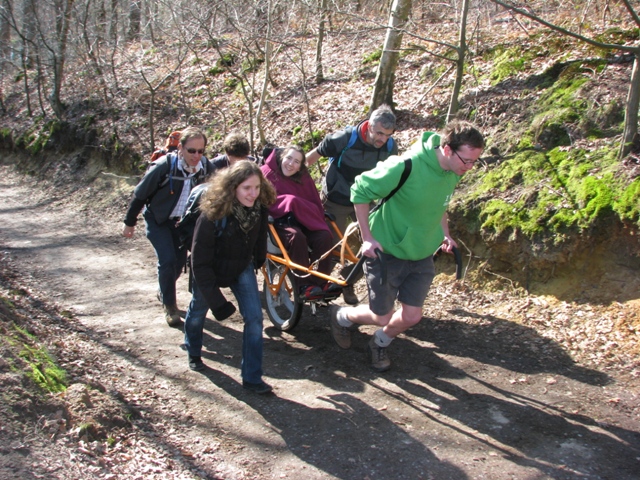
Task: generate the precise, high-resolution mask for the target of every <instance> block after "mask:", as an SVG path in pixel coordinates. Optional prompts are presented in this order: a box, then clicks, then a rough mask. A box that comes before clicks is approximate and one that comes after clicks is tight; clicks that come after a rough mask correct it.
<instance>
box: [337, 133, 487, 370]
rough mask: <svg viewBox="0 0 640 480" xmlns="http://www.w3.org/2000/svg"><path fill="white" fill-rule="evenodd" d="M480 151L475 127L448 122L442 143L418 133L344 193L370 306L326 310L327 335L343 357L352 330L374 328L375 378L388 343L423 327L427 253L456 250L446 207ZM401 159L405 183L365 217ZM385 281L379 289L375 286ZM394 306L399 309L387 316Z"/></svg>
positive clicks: (429, 276)
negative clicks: (351, 205) (408, 167)
mask: <svg viewBox="0 0 640 480" xmlns="http://www.w3.org/2000/svg"><path fill="white" fill-rule="evenodd" d="M484 146H485V141H484V138H483V136H482V134H481V133H480V132H479V131H478V129H477V128H476V127H475V126H473V125H472V124H470V123H469V122H463V121H453V122H451V123H449V124H448V125H447V126H446V127H445V128H444V131H443V132H442V134H441V135H438V134H436V133H433V132H425V133H423V135H422V138H421V139H420V140H419V141H418V142H416V143H415V144H414V145H413V146H412V147H410V148H409V150H408V151H407V152H406V153H405V154H404V155H402V156H401V157H393V158H390V159H389V160H388V161H386V162H384V163H381V164H379V165H378V166H377V167H376V168H375V169H373V170H371V171H368V172H365V173H363V174H362V175H360V176H358V177H357V178H356V181H355V183H354V185H353V186H352V187H351V200H352V201H353V203H354V207H355V211H356V217H357V219H358V225H359V226H360V233H361V234H362V240H363V244H362V252H363V255H364V256H365V257H367V258H366V260H365V264H364V270H365V274H366V279H367V287H368V290H369V305H359V306H357V307H343V308H339V307H337V306H332V307H331V333H332V336H333V338H334V340H335V341H336V343H337V344H338V346H340V347H341V348H345V349H346V348H349V347H350V346H351V335H352V332H353V331H355V329H356V328H357V326H358V325H376V326H378V327H380V328H379V329H378V330H377V331H376V332H375V334H374V335H373V337H372V338H371V340H370V341H369V351H370V354H371V367H372V368H373V369H374V370H376V371H378V372H384V371H386V370H388V369H389V368H390V367H391V361H390V360H389V357H388V355H387V347H388V346H389V344H390V343H391V341H392V340H393V339H394V338H395V337H396V336H398V335H399V334H400V333H402V332H404V331H406V330H407V329H409V328H410V327H412V326H413V325H416V324H417V323H418V322H419V321H420V320H421V319H422V307H423V304H424V300H425V298H426V297H427V294H428V292H429V288H430V286H431V282H432V281H433V277H434V276H435V269H434V265H433V254H434V252H435V251H436V250H437V249H438V247H439V246H440V245H441V244H442V245H443V249H444V250H445V251H451V250H452V248H453V247H456V246H457V245H456V242H455V240H453V238H451V235H450V234H449V226H448V223H447V206H448V205H449V202H450V201H451V197H452V196H453V191H454V189H455V187H456V185H457V184H458V182H459V181H460V179H461V178H462V175H464V174H465V173H466V172H467V171H469V170H470V169H471V168H473V165H474V164H475V163H476V162H477V161H478V158H479V157H480V154H481V153H482V151H483V149H484ZM408 158H410V159H411V171H410V173H409V176H408V177H406V181H405V182H404V183H403V184H402V186H401V187H400V188H399V189H398V190H397V191H396V192H395V194H394V195H393V196H391V197H389V198H388V199H387V201H386V202H384V203H383V204H382V205H381V207H380V208H379V209H377V210H376V211H375V212H372V213H371V215H369V204H370V203H371V202H372V201H375V200H378V199H382V198H386V197H387V196H388V195H389V193H390V192H392V191H393V190H394V189H395V188H396V187H397V186H398V184H399V182H400V179H401V177H402V176H403V173H404V171H405V159H408ZM376 251H379V252H380V258H378V256H377V255H376ZM383 270H385V271H386V272H383ZM385 273H386V282H385V283H382V282H381V281H380V279H381V278H385ZM396 300H397V301H398V302H399V303H400V308H399V309H398V310H395V311H394V306H395V301H396Z"/></svg>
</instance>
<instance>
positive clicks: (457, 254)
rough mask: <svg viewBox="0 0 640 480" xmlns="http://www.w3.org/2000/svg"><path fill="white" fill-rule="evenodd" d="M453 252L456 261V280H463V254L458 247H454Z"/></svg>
mask: <svg viewBox="0 0 640 480" xmlns="http://www.w3.org/2000/svg"><path fill="white" fill-rule="evenodd" d="M452 252H453V256H454V257H455V259H456V280H460V279H461V278H462V254H461V253H460V250H459V249H458V247H453V249H452Z"/></svg>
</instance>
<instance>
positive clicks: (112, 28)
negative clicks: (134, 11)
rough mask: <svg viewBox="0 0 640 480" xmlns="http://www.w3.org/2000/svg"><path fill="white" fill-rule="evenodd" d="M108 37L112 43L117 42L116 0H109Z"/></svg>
mask: <svg viewBox="0 0 640 480" xmlns="http://www.w3.org/2000/svg"><path fill="white" fill-rule="evenodd" d="M105 1H107V0H105ZM109 38H110V39H111V41H112V42H114V43H117V42H118V0H111V22H109Z"/></svg>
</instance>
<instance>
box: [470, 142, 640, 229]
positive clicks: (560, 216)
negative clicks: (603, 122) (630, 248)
mask: <svg viewBox="0 0 640 480" xmlns="http://www.w3.org/2000/svg"><path fill="white" fill-rule="evenodd" d="M620 168H621V164H620V163H619V162H618V161H617V159H616V151H615V149H613V148H612V149H609V150H606V149H601V150H598V151H595V152H588V151H585V150H578V149H576V150H571V151H567V149H561V148H555V149H553V150H551V151H550V152H548V153H543V152H533V151H529V152H521V153H519V154H518V155H516V156H514V157H513V158H512V159H510V160H508V161H506V162H504V163H502V164H501V165H499V166H497V167H496V168H494V169H492V170H490V171H488V172H486V173H478V174H477V175H473V177H475V178H473V179H468V180H467V183H469V184H472V185H474V188H473V191H471V192H468V193H469V194H468V197H466V200H465V201H467V202H469V203H470V204H474V205H479V207H477V208H479V215H478V217H479V219H480V230H481V231H482V232H483V233H484V234H488V235H499V234H501V233H503V232H511V233H512V234H518V233H522V234H524V235H525V236H527V237H529V238H533V237H535V236H543V237H547V236H548V237H551V238H553V239H557V241H560V240H561V239H562V238H563V236H564V234H565V233H567V232H568V231H569V230H574V231H583V230H585V229H589V228H592V227H594V226H595V225H596V224H598V222H601V221H605V220H606V219H607V218H610V217H617V218H618V220H620V221H621V222H630V223H634V224H636V225H638V226H640V201H639V200H638V199H640V180H638V179H636V180H635V181H633V182H630V181H629V179H626V180H625V176H624V175H620V174H619V170H620ZM468 208H470V207H468Z"/></svg>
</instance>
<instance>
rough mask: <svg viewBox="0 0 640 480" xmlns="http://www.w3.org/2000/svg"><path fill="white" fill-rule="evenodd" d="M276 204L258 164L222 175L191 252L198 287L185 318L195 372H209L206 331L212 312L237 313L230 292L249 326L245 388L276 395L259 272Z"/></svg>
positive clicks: (243, 164) (220, 315) (205, 205)
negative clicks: (265, 355)
mask: <svg viewBox="0 0 640 480" xmlns="http://www.w3.org/2000/svg"><path fill="white" fill-rule="evenodd" d="M275 198H276V194H275V190H274V189H273V187H272V186H271V184H270V183H269V182H268V181H267V180H266V179H265V178H264V176H263V175H262V172H261V171H260V168H259V167H258V166H257V165H256V164H255V163H253V162H250V161H246V160H243V161H239V162H237V163H235V164H234V165H233V166H232V167H230V168H228V169H225V170H223V171H220V172H218V173H217V174H216V175H214V176H213V177H212V179H211V181H210V185H209V187H208V188H207V191H206V192H205V193H204V197H203V199H202V203H201V205H200V210H201V212H202V213H201V215H200V217H199V218H198V221H197V223H196V227H195V231H194V234H193V244H192V246H191V266H192V270H193V276H194V280H195V281H194V285H193V297H192V299H191V303H190V305H189V309H188V310H187V315H186V317H185V345H186V347H187V351H188V353H189V367H190V368H191V369H192V370H196V371H197V370H202V369H204V364H203V363H202V358H201V350H202V330H203V326H204V319H205V317H206V314H207V310H208V309H211V312H212V313H213V315H214V316H215V318H216V319H217V320H224V319H225V318H228V317H229V316H231V315H232V314H233V313H234V312H235V310H236V308H235V306H234V305H233V304H232V303H231V302H229V301H228V300H227V299H226V298H225V297H224V295H223V294H222V292H221V291H220V287H230V288H231V291H232V292H233V294H234V296H235V297H236V300H237V302H238V306H239V307H240V314H241V315H242V317H243V320H244V332H243V337H242V385H243V387H244V388H246V389H248V390H251V391H254V392H257V393H268V392H270V391H271V386H269V385H268V384H267V383H265V382H264V381H263V380H262V304H261V301H260V292H259V291H258V282H257V279H256V275H255V270H256V269H258V268H259V267H260V266H262V264H263V263H264V261H265V260H266V255H267V228H268V227H267V225H268V212H267V208H268V207H269V205H271V204H272V203H273V202H274V201H275Z"/></svg>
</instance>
